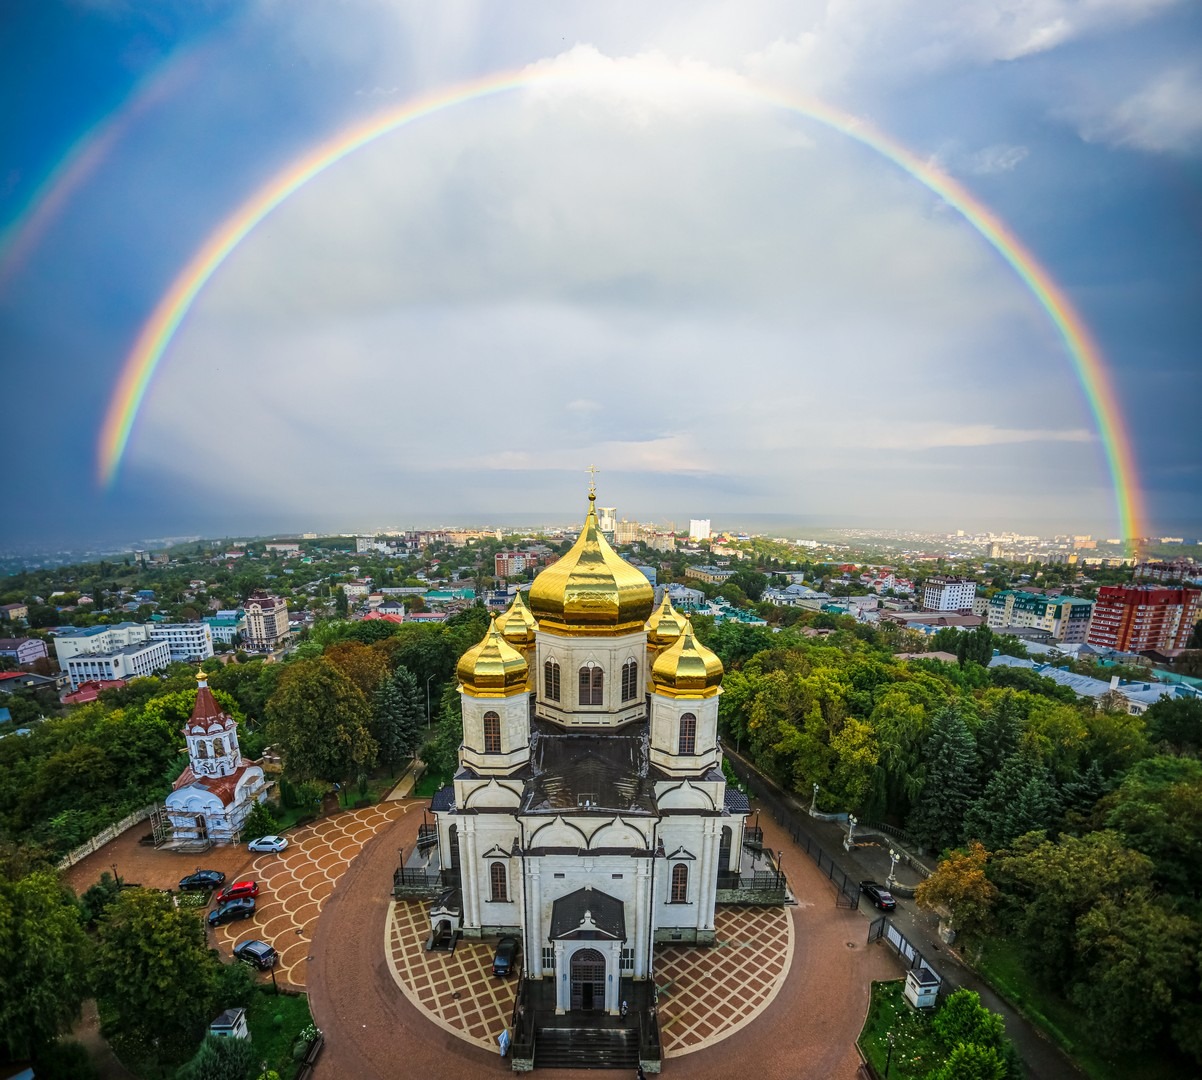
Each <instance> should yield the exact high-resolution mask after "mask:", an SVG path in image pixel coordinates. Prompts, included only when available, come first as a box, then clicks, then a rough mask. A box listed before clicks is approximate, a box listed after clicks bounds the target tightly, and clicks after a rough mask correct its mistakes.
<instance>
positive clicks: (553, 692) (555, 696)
mask: <svg viewBox="0 0 1202 1080" xmlns="http://www.w3.org/2000/svg"><path fill="white" fill-rule="evenodd" d="M543 693H544V694H545V695H546V698H547V700H548V701H558V700H559V663H558V661H556V660H548V661H547V662H546V663H545V664H543Z"/></svg>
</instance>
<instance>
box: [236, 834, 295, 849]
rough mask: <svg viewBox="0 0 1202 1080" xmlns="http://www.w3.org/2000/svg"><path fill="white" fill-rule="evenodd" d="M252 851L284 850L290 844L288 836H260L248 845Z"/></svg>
mask: <svg viewBox="0 0 1202 1080" xmlns="http://www.w3.org/2000/svg"><path fill="white" fill-rule="evenodd" d="M246 846H247V847H248V848H250V850H251V851H283V850H284V848H286V847H287V846H288V838H287V837H286V836H260V837H259V838H258V839H257V840H252V841H251V842H250V843H249V844H247V845H246Z"/></svg>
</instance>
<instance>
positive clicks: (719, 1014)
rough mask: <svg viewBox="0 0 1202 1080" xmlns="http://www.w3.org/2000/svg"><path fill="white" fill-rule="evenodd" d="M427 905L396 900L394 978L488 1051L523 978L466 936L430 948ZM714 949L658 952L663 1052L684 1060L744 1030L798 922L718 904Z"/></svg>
mask: <svg viewBox="0 0 1202 1080" xmlns="http://www.w3.org/2000/svg"><path fill="white" fill-rule="evenodd" d="M428 911H429V904H427V903H421V902H397V903H396V904H394V905H393V909H392V912H391V913H390V915H389V918H388V925H387V929H386V933H385V948H386V949H387V953H388V964H389V968H390V970H391V971H392V976H393V978H394V979H395V980H396V983H397V985H398V986H399V987H400V989H401V991H402V993H404V995H405V996H406V997H407V998H408V999H409V1001H411V1002H412V1003H413V1004H414V1005H415V1006H417V1008H419V1009H420V1010H421V1011H422V1012H424V1013H425V1014H426V1015H427V1016H428V1017H429V1018H430V1019H431V1020H432V1021H434V1023H436V1024H438V1026H439V1027H441V1028H443V1029H444V1030H446V1031H449V1032H452V1033H453V1034H455V1035H457V1036H458V1037H459V1038H461V1039H464V1040H466V1041H468V1042H471V1043H475V1044H476V1045H477V1046H480V1047H484V1048H486V1049H493V1048H495V1047H496V1045H497V1036H498V1035H500V1034H501V1031H502V1030H503V1029H504V1028H505V1027H507V1026H508V1024H509V1018H510V1016H511V1015H512V1013H513V1000H514V994H515V993H516V990H517V980H516V979H497V978H494V977H493V974H492V970H491V968H492V956H493V945H492V944H491V943H484V942H478V941H460V942H459V943H458V945H456V947H455V951H454V952H453V953H450V954H448V953H445V952H426V949H425V943H426V939H427V937H428V936H429V933H430V920H429V916H428ZM715 926H716V929H717V938H718V941H717V944H716V945H715V946H714V947H712V948H687V947H683V946H667V947H665V946H661V947H660V948H658V949H657V950H656V953H655V982H656V985H657V986H659V987H660V1000H659V1019H660V1033H661V1036H662V1039H663V1045H664V1050H665V1052H666V1054H667V1056H669V1057H679V1056H681V1055H683V1054H688V1053H691V1052H693V1051H694V1050H700V1049H701V1048H702V1047H705V1046H708V1045H710V1044H711V1043H715V1042H718V1041H719V1040H721V1039H724V1038H726V1037H727V1036H728V1035H731V1034H733V1033H734V1032H736V1031H738V1030H739V1028H741V1027H742V1026H743V1025H744V1024H746V1023H748V1022H749V1021H750V1020H752V1019H753V1018H754V1017H755V1015H756V1014H757V1013H758V1012H759V1011H760V1010H762V1009H763V1008H764V1007H765V1006H766V1005H767V1004H768V1003H769V1002H770V1001H772V999H773V998H774V997H775V996H776V994H777V992H778V991H779V989H780V987H781V984H782V983H783V982H784V978H785V975H786V974H787V972H788V970H789V963H790V960H791V959H792V954H793V923H792V921H791V920H790V918H789V916H788V915H787V914H786V913H785V912H784V911H782V910H781V909H780V908H753V907H735V908H719V909H718V911H717V915H716V919H715Z"/></svg>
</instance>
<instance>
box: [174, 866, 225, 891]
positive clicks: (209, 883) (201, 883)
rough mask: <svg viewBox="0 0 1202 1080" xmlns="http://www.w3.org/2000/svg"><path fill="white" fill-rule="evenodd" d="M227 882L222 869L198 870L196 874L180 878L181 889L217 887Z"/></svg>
mask: <svg viewBox="0 0 1202 1080" xmlns="http://www.w3.org/2000/svg"><path fill="white" fill-rule="evenodd" d="M224 884H225V875H224V874H223V873H222V872H221V871H220V870H197V871H196V873H195V874H189V875H188V876H187V877H182V878H180V879H179V887H180V889H181V890H187V889H215V888H217V886H219V885H224Z"/></svg>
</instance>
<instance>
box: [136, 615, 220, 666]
mask: <svg viewBox="0 0 1202 1080" xmlns="http://www.w3.org/2000/svg"><path fill="white" fill-rule="evenodd" d="M150 640H151V641H165V642H167V647H168V648H169V649H170V650H171V662H172V663H175V662H176V661H183V662H185V663H192V662H193V661H197V662H199V661H201V660H207V659H209V657H210V656H212V655H213V631H212V628H211V627H210V626H209V624H208V623H204V622H194V623H154V624H152V625H151V627H150Z"/></svg>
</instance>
